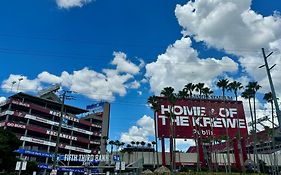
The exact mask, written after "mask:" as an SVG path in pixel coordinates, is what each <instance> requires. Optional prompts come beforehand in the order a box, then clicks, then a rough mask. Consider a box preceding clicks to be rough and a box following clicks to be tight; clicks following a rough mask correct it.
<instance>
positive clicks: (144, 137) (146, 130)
mask: <svg viewBox="0 0 281 175" xmlns="http://www.w3.org/2000/svg"><path fill="white" fill-rule="evenodd" d="M149 136H154V120H153V119H152V118H151V117H150V116H147V115H144V116H143V117H142V118H140V119H139V120H138V121H137V123H136V126H132V127H130V128H129V131H128V132H123V133H121V138H120V141H121V142H125V143H130V142H131V141H145V142H147V141H148V137H149Z"/></svg>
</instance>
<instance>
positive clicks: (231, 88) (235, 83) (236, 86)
mask: <svg viewBox="0 0 281 175" xmlns="http://www.w3.org/2000/svg"><path fill="white" fill-rule="evenodd" d="M242 88H243V86H242V83H240V82H238V81H233V82H231V83H229V84H228V88H227V90H229V91H232V92H233V93H234V96H235V101H236V102H237V98H238V90H240V89H242ZM236 119H237V121H238V119H239V118H238V115H237V116H236ZM237 127H238V138H237V140H238V145H241V140H240V138H241V132H240V126H237ZM238 151H239V157H240V156H241V155H240V153H241V152H242V151H241V146H238ZM240 160H242V167H243V172H244V171H245V166H244V162H243V159H240Z"/></svg>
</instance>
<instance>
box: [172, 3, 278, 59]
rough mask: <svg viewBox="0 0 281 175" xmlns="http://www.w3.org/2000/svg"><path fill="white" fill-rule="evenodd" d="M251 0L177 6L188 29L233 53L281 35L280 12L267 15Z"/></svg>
mask: <svg viewBox="0 0 281 175" xmlns="http://www.w3.org/2000/svg"><path fill="white" fill-rule="evenodd" d="M250 6H251V0H215V1H214V0H195V1H189V2H188V3H187V4H185V5H183V6H181V5H177V7H176V9H175V14H176V17H177V19H178V21H179V24H180V25H181V26H182V27H183V29H184V31H183V32H184V33H185V34H187V35H190V36H194V38H195V39H196V41H204V42H205V43H206V44H208V45H209V46H211V47H215V48H219V49H225V50H227V51H229V52H232V53H236V54H237V53H240V52H239V51H242V50H245V49H246V50H249V49H260V48H261V47H267V46H268V44H269V43H270V42H272V41H275V40H276V38H277V37H280V35H281V31H280V27H281V20H280V17H279V16H278V15H276V14H275V15H272V16H268V17H263V16H262V15H260V14H257V13H256V12H254V11H253V10H251V8H250Z"/></svg>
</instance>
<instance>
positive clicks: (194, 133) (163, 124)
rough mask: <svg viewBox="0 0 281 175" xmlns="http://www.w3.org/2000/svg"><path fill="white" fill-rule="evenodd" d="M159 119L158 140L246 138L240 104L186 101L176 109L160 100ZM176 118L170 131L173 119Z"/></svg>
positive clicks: (224, 101)
mask: <svg viewBox="0 0 281 175" xmlns="http://www.w3.org/2000/svg"><path fill="white" fill-rule="evenodd" d="M158 103H159V110H158V111H157V113H156V117H157V120H156V121H157V135H158V137H166V138H168V137H169V136H170V130H172V128H173V131H174V133H175V134H174V137H175V138H197V137H199V136H200V137H201V138H207V137H209V136H212V135H213V136H214V137H215V138H218V137H219V136H227V132H228V135H229V137H230V138H233V137H237V136H238V133H239V130H240V135H241V136H246V135H247V123H246V119H245V113H244V108H243V104H242V102H241V101H230V100H212V99H210V100H209V99H183V100H177V102H176V103H175V104H173V105H171V103H169V102H168V101H167V100H166V99H165V98H159V99H158ZM171 116H173V117H172V118H173V125H174V127H171V124H170V118H171ZM238 128H239V130H238Z"/></svg>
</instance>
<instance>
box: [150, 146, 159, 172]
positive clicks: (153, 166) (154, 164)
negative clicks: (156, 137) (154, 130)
mask: <svg viewBox="0 0 281 175" xmlns="http://www.w3.org/2000/svg"><path fill="white" fill-rule="evenodd" d="M151 144H152V145H153V148H155V145H156V142H155V141H152V142H151ZM156 150H157V148H156ZM156 154H158V153H157V151H156ZM156 156H157V157H158V155H156ZM157 163H158V162H157ZM153 168H155V150H154V149H153Z"/></svg>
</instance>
